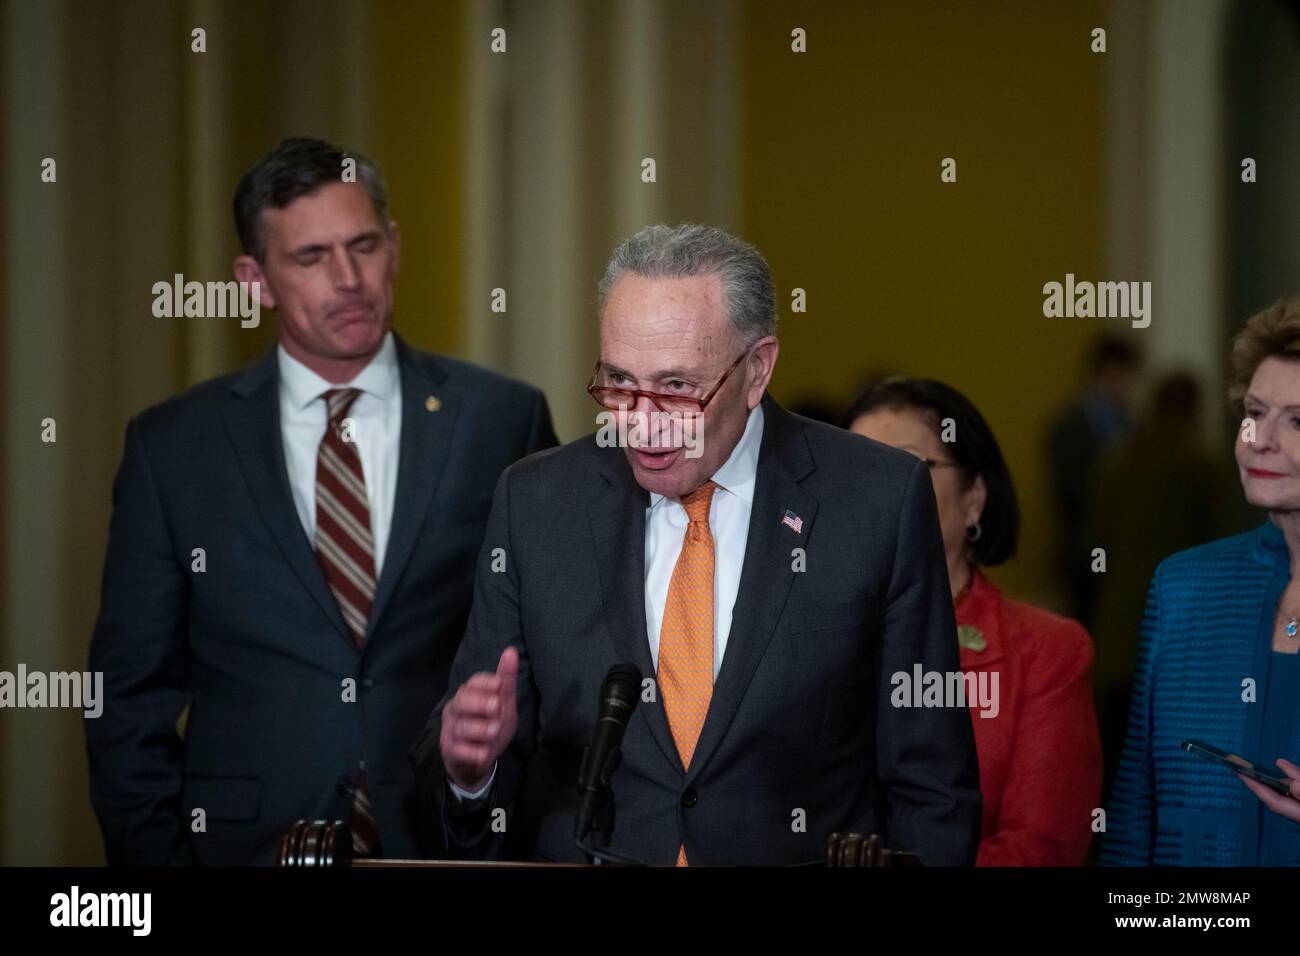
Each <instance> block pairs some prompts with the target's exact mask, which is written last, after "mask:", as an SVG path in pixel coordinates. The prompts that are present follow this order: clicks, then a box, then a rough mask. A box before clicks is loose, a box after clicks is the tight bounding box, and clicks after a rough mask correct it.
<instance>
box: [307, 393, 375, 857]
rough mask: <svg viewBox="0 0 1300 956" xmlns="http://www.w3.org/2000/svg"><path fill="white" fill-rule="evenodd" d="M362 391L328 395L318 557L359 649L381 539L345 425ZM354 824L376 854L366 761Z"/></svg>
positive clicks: (355, 838) (365, 850) (356, 843)
mask: <svg viewBox="0 0 1300 956" xmlns="http://www.w3.org/2000/svg"><path fill="white" fill-rule="evenodd" d="M360 394H361V390H360V389H356V388H332V389H330V390H329V391H327V392H326V393H325V394H324V395H323V396H322V397H323V398H324V399H325V404H326V405H327V406H328V408H329V424H328V425H327V426H326V428H325V437H324V438H322V439H321V443H320V450H319V451H318V452H317V453H316V557H317V559H318V560H319V561H320V565H321V568H322V569H323V570H324V572H325V579H326V580H327V581H328V582H329V586H330V590H331V591H333V592H334V599H335V600H336V601H338V605H339V610H340V611H342V612H343V621H344V623H346V624H347V626H348V630H349V631H350V632H351V634H352V641H353V643H354V644H356V646H357V650H361V649H362V648H364V647H365V644H366V621H367V620H369V618H370V608H371V605H372V604H373V603H374V600H375V539H374V536H373V535H372V534H371V531H370V499H369V498H368V497H367V496H366V475H365V472H364V471H363V470H362V468H361V456H360V455H359V454H358V453H357V446H356V436H355V434H354V433H353V432H354V430H347V431H345V429H344V417H345V416H346V415H347V413H348V409H349V408H351V407H352V403H353V402H355V401H356V400H357V396H358V395H360ZM351 824H352V851H353V853H355V854H356V855H357V856H373V855H376V854H377V853H378V852H379V832H378V830H377V829H376V827H375V817H374V813H373V811H372V810H371V807H370V796H369V793H368V792H367V788H366V766H365V763H364V762H363V763H362V764H361V765H360V766H359V767H358V768H357V784H356V788H355V789H354V790H353V797H352V821H351Z"/></svg>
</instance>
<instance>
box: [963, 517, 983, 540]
mask: <svg viewBox="0 0 1300 956" xmlns="http://www.w3.org/2000/svg"><path fill="white" fill-rule="evenodd" d="M971 532H974V534H972V533H971ZM983 533H984V529H983V528H981V527H980V523H979V522H978V521H976V522H975V523H974V524H973V525H971V526H970V527H968V528H967V529H966V540H967V541H969V542H970V543H971V544H974V543H975V542H976V541H978V540H979V539H980V535H982V534H983Z"/></svg>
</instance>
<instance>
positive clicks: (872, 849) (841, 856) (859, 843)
mask: <svg viewBox="0 0 1300 956" xmlns="http://www.w3.org/2000/svg"><path fill="white" fill-rule="evenodd" d="M825 864H826V866H873V867H874V866H920V865H921V860H920V858H919V857H917V856H916V855H915V854H913V853H900V852H898V851H897V850H890V849H887V848H885V847H884V846H882V845H881V843H880V837H879V836H878V835H877V834H874V833H873V834H871V835H870V836H863V835H862V834H861V833H832V834H831V835H830V836H828V837H827V838H826V856H825ZM275 865H276V866H584V865H586V864H582V863H516V862H510V863H483V862H477V861H461V860H370V859H364V858H362V859H355V858H353V856H352V833H351V831H350V830H349V829H348V825H347V824H346V823H344V822H343V821H341V820H335V821H334V822H333V823H330V822H329V821H327V820H314V821H311V822H308V821H307V820H299V821H297V822H296V823H295V824H294V825H293V826H291V827H290V828H289V832H288V833H286V834H285V835H284V836H283V837H282V838H281V840H280V851H279V853H277V854H276V860H275Z"/></svg>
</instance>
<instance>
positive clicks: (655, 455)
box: [630, 448, 682, 471]
mask: <svg viewBox="0 0 1300 956" xmlns="http://www.w3.org/2000/svg"><path fill="white" fill-rule="evenodd" d="M630 450H631V452H632V454H633V455H635V456H636V458H635V461H636V463H637V464H639V465H640V466H641V467H642V468H644V469H646V470H647V471H666V470H667V469H669V468H671V467H672V466H673V465H674V464H675V463H676V462H677V459H678V458H680V457H681V453H682V450H681V449H680V448H664V449H643V448H633V449H630Z"/></svg>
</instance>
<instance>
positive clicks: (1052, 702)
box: [846, 378, 1102, 866]
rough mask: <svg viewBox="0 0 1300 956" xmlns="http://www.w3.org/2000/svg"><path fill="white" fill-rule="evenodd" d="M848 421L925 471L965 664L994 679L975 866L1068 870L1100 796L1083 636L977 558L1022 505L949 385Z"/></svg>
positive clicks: (916, 385)
mask: <svg viewBox="0 0 1300 956" xmlns="http://www.w3.org/2000/svg"><path fill="white" fill-rule="evenodd" d="M846 422H847V424H848V425H849V427H850V428H851V429H852V430H853V431H855V432H857V433H858V434H860V435H865V436H866V437H868V438H872V439H875V440H876V441H880V442H884V443H885V444H888V445H893V446H894V447H896V448H901V449H903V450H905V451H909V452H911V453H912V454H914V455H916V456H917V457H918V458H920V459H921V460H922V461H924V462H925V463H926V464H927V465H928V466H929V467H930V476H931V478H932V480H933V481H934V493H935V499H936V502H937V504H938V508H939V523H940V527H941V530H942V532H943V543H944V551H945V553H946V554H947V558H948V579H949V583H950V586H951V591H952V598H953V603H954V605H955V612H956V617H957V629H958V640H959V643H960V645H961V666H962V670H963V671H964V672H965V673H967V674H972V673H975V674H978V673H979V672H988V673H989V674H990V675H993V674H996V675H997V676H998V683H997V684H996V685H994V684H992V678H991V676H990V678H989V686H993V687H996V688H998V690H997V692H996V693H997V698H998V699H997V712H996V714H992V713H989V714H985V713H981V712H980V711H978V710H977V709H975V708H974V707H973V706H972V709H971V723H972V724H973V726H974V729H975V747H976V750H977V752H978V755H979V765H980V791H981V793H982V795H983V797H984V820H983V830H982V832H981V835H980V847H979V854H978V856H977V858H976V865H977V866H1078V865H1080V864H1082V863H1083V862H1084V859H1085V857H1086V856H1087V853H1088V848H1089V845H1090V844H1091V842H1092V827H1091V824H1092V811H1093V809H1094V808H1095V807H1096V806H1097V802H1098V800H1099V798H1100V796H1101V772H1102V758H1101V743H1100V740H1099V738H1098V733H1097V718H1096V715H1095V713H1094V712H1093V701H1092V686H1091V684H1090V682H1089V673H1090V666H1091V664H1092V642H1091V640H1090V639H1089V638H1088V634H1087V632H1086V631H1085V630H1084V629H1083V628H1082V627H1080V626H1079V624H1078V623H1077V622H1075V621H1071V620H1068V619H1066V618H1063V617H1059V616H1058V615H1056V614H1053V613H1051V612H1050V611H1045V610H1042V609H1041V608H1037V607H1033V606H1032V605H1029V604H1023V603H1021V602H1019V601H1012V600H1010V599H1008V598H1006V597H1004V596H1003V595H1002V592H1001V590H1000V589H999V588H998V587H997V586H996V585H994V584H993V583H992V582H991V581H989V580H988V578H986V577H985V576H984V574H983V573H982V572H981V571H980V568H981V567H987V566H992V565H997V564H1001V563H1002V562H1004V561H1006V560H1007V559H1008V558H1010V557H1011V556H1012V554H1014V553H1015V549H1016V542H1017V539H1018V537H1019V534H1020V505H1019V502H1018V501H1017V498H1016V490H1015V485H1014V483H1013V482H1012V480H1011V473H1010V472H1009V471H1008V470H1007V465H1006V461H1005V460H1004V459H1003V457H1002V450H1001V449H1000V448H999V447H998V443H997V439H996V438H994V437H993V432H992V431H991V430H990V428H989V426H988V423H987V422H985V420H984V417H983V416H982V415H981V414H980V413H979V411H978V410H977V409H976V408H975V406H974V405H972V404H971V402H970V400H969V399H967V398H966V397H965V396H964V395H962V394H961V393H960V392H958V391H957V390H956V389H954V388H952V387H950V386H948V385H945V384H943V383H942V382H936V381H933V380H931V379H911V378H892V379H887V380H885V381H884V382H882V383H880V384H879V385H877V386H875V387H873V388H870V389H868V391H867V392H865V393H864V394H863V395H862V396H861V397H860V398H859V399H858V400H857V402H855V403H854V405H853V407H852V408H851V409H850V411H849V414H848V416H847V417H846Z"/></svg>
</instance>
